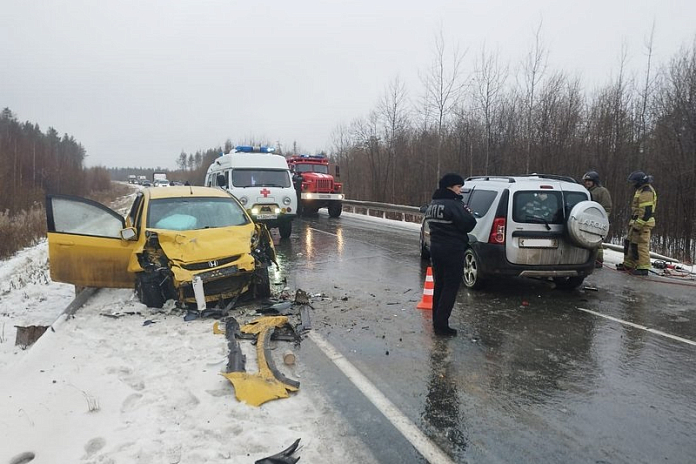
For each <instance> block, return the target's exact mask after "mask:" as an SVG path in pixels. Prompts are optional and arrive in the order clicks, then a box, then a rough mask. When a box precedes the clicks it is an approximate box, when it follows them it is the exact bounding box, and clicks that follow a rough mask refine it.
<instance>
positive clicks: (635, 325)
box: [578, 308, 696, 346]
mask: <svg viewBox="0 0 696 464" xmlns="http://www.w3.org/2000/svg"><path fill="white" fill-rule="evenodd" d="M578 309H579V310H580V311H585V312H586V313H590V314H594V315H595V316H599V317H603V318H605V319H609V320H610V321H614V322H618V323H619V324H623V325H628V326H630V327H635V328H636V329H641V330H645V331H647V332H650V333H654V334H656V335H661V336H663V337H667V338H671V339H672V340H676V341H678V342H682V343H688V344H689V345H694V346H696V342H695V341H693V340H689V339H686V338H682V337H677V336H676V335H671V334H668V333H665V332H662V331H661V330H656V329H651V328H650V327H646V326H644V325H640V324H634V323H633V322H628V321H624V320H623V319H618V318H616V317H612V316H607V315H606V314H602V313H598V312H597V311H592V310H591V309H585V308H578Z"/></svg>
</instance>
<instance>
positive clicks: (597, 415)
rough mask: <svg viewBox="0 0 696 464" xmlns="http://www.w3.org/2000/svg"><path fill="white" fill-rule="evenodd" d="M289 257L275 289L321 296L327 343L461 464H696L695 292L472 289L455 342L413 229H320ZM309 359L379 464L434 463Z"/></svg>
mask: <svg viewBox="0 0 696 464" xmlns="http://www.w3.org/2000/svg"><path fill="white" fill-rule="evenodd" d="M277 251H278V256H279V264H280V269H279V271H278V274H277V275H276V276H275V278H276V279H281V278H283V277H286V278H287V279H288V286H290V287H291V288H293V289H294V288H301V289H303V290H305V291H307V292H308V293H310V294H312V295H314V296H313V298H312V300H313V302H312V304H313V307H314V310H313V311H312V317H313V331H314V332H315V333H316V334H317V335H318V336H319V337H321V339H323V340H325V341H326V342H328V343H329V344H330V345H331V346H333V347H334V348H335V349H336V351H337V352H338V353H340V355H341V356H340V357H341V358H344V359H345V361H347V362H348V363H350V365H352V366H354V367H355V368H356V369H357V371H359V373H360V374H361V375H363V376H364V378H365V379H366V381H367V382H368V383H369V384H370V385H372V386H374V387H375V388H376V389H377V390H378V391H379V392H380V393H381V394H383V395H384V397H385V398H386V399H387V402H388V403H389V404H390V405H391V406H393V407H394V408H395V409H396V410H397V411H398V413H399V414H403V418H405V419H406V421H408V422H410V423H411V424H412V425H414V426H415V427H416V428H417V429H418V430H419V431H420V432H421V433H422V434H424V436H425V437H426V439H427V441H429V442H430V444H431V445H432V446H435V447H436V448H437V449H438V450H441V451H442V452H443V453H444V455H446V456H447V459H449V460H450V462H472V463H488V462H491V463H521V462H530V463H541V462H544V463H556V462H559V463H560V462H563V463H564V464H569V463H631V464H636V463H656V462H671V463H690V462H696V440H695V439H694V437H696V400H694V398H696V371H695V370H694V367H693V366H694V361H695V360H696V346H695V344H694V341H696V318H694V316H693V311H694V304H693V298H694V296H696V288H694V287H689V286H683V285H677V284H675V283H674V282H672V281H669V279H658V278H654V277H650V278H640V277H632V276H628V275H625V274H623V273H620V272H617V271H614V270H611V269H609V268H605V269H601V270H599V271H597V272H596V273H595V274H593V275H592V276H590V277H589V278H588V279H587V280H586V286H588V287H594V288H596V290H592V289H580V290H575V291H572V292H564V291H560V290H556V289H554V288H553V286H552V285H551V284H546V283H544V282H541V281H535V280H529V279H513V280H506V281H500V282H495V283H493V284H492V285H490V286H489V287H488V288H487V289H485V290H484V291H467V290H466V289H464V288H462V290H460V293H459V298H458V300H457V305H456V306H455V309H454V311H453V314H452V317H451V319H450V322H451V325H452V326H454V327H456V328H458V329H459V330H460V332H459V335H458V336H457V337H455V338H452V339H442V338H437V337H434V336H433V334H432V329H431V321H430V313H429V311H422V310H417V309H416V308H415V306H416V304H417V302H418V301H419V300H420V298H421V294H422V289H423V281H424V275H425V269H426V266H427V264H426V263H423V262H421V260H420V258H419V254H418V235H417V233H416V232H415V231H414V230H413V229H412V228H403V227H400V226H399V225H398V224H395V225H394V226H384V225H382V224H378V223H375V222H371V221H368V220H362V219H360V218H355V217H352V216H345V215H344V216H342V217H341V218H338V219H330V218H328V216H326V215H323V214H320V215H319V216H317V217H314V218H303V219H301V220H298V221H296V222H295V223H294V231H293V235H292V237H291V238H290V239H289V240H284V241H281V242H280V243H279V244H278V246H277ZM319 295H321V296H319ZM646 328H648V329H649V330H646ZM300 355H301V356H303V360H304V362H305V363H307V362H309V363H312V364H313V366H312V367H313V368H312V369H311V371H312V373H311V374H309V375H311V376H314V378H313V381H315V382H317V383H321V384H322V385H323V388H324V390H325V392H326V393H327V395H328V396H329V397H330V398H332V401H333V402H334V405H335V407H336V408H337V409H339V410H340V411H341V412H342V414H343V415H344V417H345V418H346V420H347V421H348V422H349V423H350V424H351V425H352V427H353V433H354V434H355V435H356V436H359V437H360V438H361V440H362V441H363V443H364V444H365V447H366V448H369V449H370V450H371V451H372V454H373V455H374V456H375V459H376V460H377V461H378V462H381V463H404V462H409V463H411V462H414V463H418V462H428V460H427V459H426V458H425V457H423V455H422V452H421V449H422V447H421V446H414V443H415V442H417V441H418V440H417V438H416V439H415V440H414V438H413V436H411V437H409V436H408V434H404V432H403V430H402V429H403V426H402V425H403V424H401V426H400V425H399V422H398V420H396V421H395V419H394V417H393V416H392V417H390V418H387V416H385V415H384V414H383V413H382V412H380V409H378V408H379V407H380V406H379V401H378V402H377V403H375V400H374V398H372V399H369V398H368V397H369V395H366V394H365V393H364V392H363V391H362V390H360V389H359V387H360V385H359V383H358V386H357V387H356V386H355V385H354V384H353V382H352V381H351V379H349V378H348V377H347V376H346V374H345V373H344V372H342V371H341V370H339V368H338V367H337V366H336V363H335V362H333V361H334V360H332V359H329V357H327V356H325V355H324V354H323V353H322V351H321V350H320V348H319V346H318V345H317V343H314V342H313V341H312V340H311V339H308V340H305V341H304V342H303V343H302V347H301V353H300ZM375 404H377V406H375ZM382 409H384V407H382ZM387 409H389V408H387ZM403 418H402V419H403ZM395 422H396V424H397V425H396V426H395V425H394V423H395ZM402 422H403V420H402ZM426 448H427V447H426ZM447 459H444V460H443V462H447ZM437 460H438V459H436V458H432V457H431V458H430V462H436V461H437Z"/></svg>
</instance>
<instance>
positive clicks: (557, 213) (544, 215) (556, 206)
mask: <svg viewBox="0 0 696 464" xmlns="http://www.w3.org/2000/svg"><path fill="white" fill-rule="evenodd" d="M562 206H563V195H562V194H561V192H558V191H543V190H542V191H539V190H537V191H520V192H515V195H514V197H513V208H512V211H513V213H512V220H513V221H515V222H520V223H527V224H535V223H536V224H562V223H563V216H564V214H563V208H562Z"/></svg>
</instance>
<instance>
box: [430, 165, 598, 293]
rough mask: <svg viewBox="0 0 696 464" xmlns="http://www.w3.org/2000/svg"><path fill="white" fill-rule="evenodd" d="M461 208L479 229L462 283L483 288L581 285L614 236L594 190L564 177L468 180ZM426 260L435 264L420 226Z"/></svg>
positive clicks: (471, 239)
mask: <svg viewBox="0 0 696 464" xmlns="http://www.w3.org/2000/svg"><path fill="white" fill-rule="evenodd" d="M462 195H463V196H464V200H463V201H464V203H465V204H467V205H468V206H469V208H470V209H471V211H472V212H473V214H474V216H475V217H476V220H477V224H476V227H475V228H474V230H472V231H471V232H470V233H469V248H468V249H467V250H466V253H465V256H464V260H465V262H464V284H465V285H466V286H467V287H469V288H473V289H478V288H481V287H482V286H483V285H484V284H485V282H486V280H489V279H491V278H493V277H497V276H522V277H540V278H545V279H549V278H551V279H553V281H554V282H555V283H556V287H557V288H564V289H573V288H576V287H578V286H580V285H581V284H582V282H583V280H584V279H585V277H587V276H588V275H590V274H592V271H593V270H594V267H595V258H596V255H597V248H599V247H600V246H601V245H602V241H603V239H604V238H605V237H606V235H607V232H608V230H609V220H608V218H607V213H606V211H604V208H602V206H601V205H600V204H599V203H596V202H594V201H590V194H589V192H588V191H587V190H586V189H585V187H583V186H582V185H580V184H578V183H577V182H576V181H575V179H573V178H571V177H565V176H555V175H545V174H532V175H527V176H485V177H470V178H468V179H466V181H465V182H464V187H463V188H462ZM420 248H421V257H422V258H423V259H430V229H429V227H428V224H427V222H426V221H423V224H422V225H421V234H420Z"/></svg>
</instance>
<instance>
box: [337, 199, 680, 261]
mask: <svg viewBox="0 0 696 464" xmlns="http://www.w3.org/2000/svg"><path fill="white" fill-rule="evenodd" d="M343 209H344V210H346V211H348V212H350V213H357V214H365V215H367V216H373V217H379V218H383V219H393V220H397V221H405V222H415V223H418V224H420V223H421V221H422V219H423V214H422V213H421V212H420V209H419V208H417V207H415V206H402V205H390V204H388V203H377V202H375V201H358V200H343ZM602 246H603V247H604V248H608V249H610V250H615V251H621V252H623V246H621V245H614V244H612V243H604V244H602ZM650 257H651V258H655V259H662V260H664V261H668V262H673V263H676V262H678V260H676V259H674V258H670V257H669V256H665V255H661V254H658V253H654V252H652V251H651V252H650Z"/></svg>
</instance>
